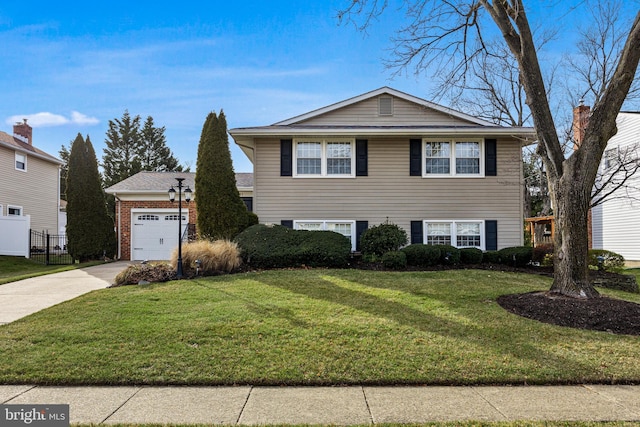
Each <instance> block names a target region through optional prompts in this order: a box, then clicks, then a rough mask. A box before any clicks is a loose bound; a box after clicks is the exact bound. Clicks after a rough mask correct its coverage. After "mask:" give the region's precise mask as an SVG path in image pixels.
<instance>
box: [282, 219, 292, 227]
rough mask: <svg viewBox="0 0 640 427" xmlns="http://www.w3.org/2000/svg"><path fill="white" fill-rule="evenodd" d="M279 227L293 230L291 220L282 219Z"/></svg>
mask: <svg viewBox="0 0 640 427" xmlns="http://www.w3.org/2000/svg"><path fill="white" fill-rule="evenodd" d="M280 225H282V226H284V227H287V228H293V220H292V219H283V220H281V221H280Z"/></svg>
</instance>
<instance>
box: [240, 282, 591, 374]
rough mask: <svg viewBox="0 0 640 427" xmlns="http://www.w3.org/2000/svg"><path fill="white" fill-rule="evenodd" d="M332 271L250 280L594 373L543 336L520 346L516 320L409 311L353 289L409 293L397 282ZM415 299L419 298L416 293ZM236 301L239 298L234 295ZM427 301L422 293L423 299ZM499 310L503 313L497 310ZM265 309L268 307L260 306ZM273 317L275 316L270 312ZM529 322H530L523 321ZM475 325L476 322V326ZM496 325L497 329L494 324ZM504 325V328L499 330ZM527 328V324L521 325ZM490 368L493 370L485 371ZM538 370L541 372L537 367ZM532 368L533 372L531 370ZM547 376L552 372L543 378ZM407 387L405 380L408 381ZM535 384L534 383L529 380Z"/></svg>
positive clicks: (501, 352) (491, 313)
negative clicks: (332, 276)
mask: <svg viewBox="0 0 640 427" xmlns="http://www.w3.org/2000/svg"><path fill="white" fill-rule="evenodd" d="M327 274H328V273H327V272H326V271H319V272H318V274H317V276H316V277H315V278H314V280H313V281H309V280H307V281H305V282H304V283H302V284H301V283H283V282H282V281H281V280H278V278H277V277H273V278H270V277H269V276H265V275H261V274H257V275H255V276H252V279H253V280H256V281H259V282H260V283H262V284H264V285H267V286H270V287H275V288H280V289H283V290H286V291H288V292H293V293H296V294H300V295H303V296H305V297H308V298H313V299H316V300H320V301H326V302H329V303H331V304H336V305H342V306H347V307H350V308H352V309H355V310H359V311H362V312H366V313H369V314H370V315H372V316H375V317H381V318H385V319H388V320H391V321H394V322H396V323H398V324H400V325H403V326H408V327H410V328H415V329H417V330H419V331H421V332H425V333H432V334H437V335H439V336H442V337H444V338H454V339H459V340H461V341H465V342H469V343H471V344H472V345H475V346H483V347H485V348H486V347H487V346H489V347H490V349H488V350H486V351H487V354H489V353H494V359H500V358H501V357H504V356H505V355H510V356H511V357H513V358H515V359H519V360H525V361H527V363H529V364H531V365H533V366H536V367H537V366H539V365H544V366H548V367H551V368H552V369H556V370H557V371H559V372H562V371H563V369H562V367H566V366H571V367H572V370H573V371H574V372H575V371H583V372H589V369H593V367H590V366H588V365H586V364H583V363H580V362H578V361H577V360H575V359H572V358H569V357H565V356H561V355H558V354H555V353H552V352H549V351H546V350H543V349H542V348H540V347H539V346H536V345H535V342H537V341H542V340H543V339H544V338H542V337H541V338H540V340H537V339H536V338H535V337H532V336H528V337H527V340H526V341H525V342H522V341H521V340H520V341H521V342H517V341H518V339H517V338H514V339H510V338H509V337H512V336H513V333H512V332H513V323H512V322H495V321H494V322H487V323H486V324H483V325H479V324H478V321H477V320H473V319H471V321H470V322H467V323H466V324H463V322H462V321H455V320H452V319H446V318H444V317H443V316H438V315H435V314H432V313H429V311H428V310H425V311H421V310H417V309H415V308H413V307H410V306H408V305H406V304H403V303H399V302H396V301H392V300H390V299H385V298H382V297H379V296H376V295H372V294H369V293H367V292H365V291H363V290H356V289H353V288H357V287H359V288H363V289H366V288H378V289H388V290H392V291H403V292H410V291H407V289H402V288H401V287H399V286H396V285H395V284H390V285H381V284H377V285H376V286H371V285H370V284H362V283H359V282H355V281H353V280H351V279H345V278H343V277H338V276H336V281H331V280H329V279H328V278H325V277H322V276H326V275H327ZM339 281H340V282H346V283H345V284H346V285H347V286H349V287H353V288H352V289H348V288H346V287H345V286H341V285H339V284H338V283H336V282H339ZM414 295H416V294H414ZM234 297H237V296H235V295H234ZM422 297H423V298H424V295H422ZM428 298H431V299H437V297H433V296H429V297H428ZM438 301H439V302H442V303H443V305H446V306H447V309H448V310H452V311H453V310H455V311H456V315H458V316H460V317H462V318H467V319H469V318H468V316H467V315H465V314H464V313H463V312H460V311H459V310H457V309H454V308H452V307H450V303H449V301H443V300H438ZM486 306H487V310H486V317H487V318H491V317H495V316H497V315H500V314H497V313H496V312H495V310H492V309H491V307H494V308H496V307H497V304H496V303H495V301H487V305H486ZM497 308H498V309H499V310H500V311H501V312H502V309H501V308H500V307H497ZM260 309H261V310H263V309H264V308H262V307H261V308H260ZM503 313H504V315H507V316H512V315H511V314H508V313H507V312H503ZM269 314H270V315H273V313H269ZM291 315H292V313H290V312H287V313H286V318H288V319H290V318H291ZM481 317H482V316H477V318H478V319H479V318H481ZM525 322H526V320H525ZM474 323H475V324H474ZM491 323H493V325H492V324H491ZM497 325H501V326H497ZM523 327H525V326H523ZM561 339H562V340H563V341H564V340H566V336H565V337H562V338H561ZM487 369H490V367H487ZM534 369H538V368H534ZM532 370H533V369H532ZM545 375H548V374H545ZM487 377H491V374H489V375H487ZM556 378H557V377H554V378H552V379H547V380H542V383H545V384H549V383H556V384H558V383H571V382H573V381H574V380H573V379H572V378H568V379H565V380H563V379H556ZM526 382H527V381H526V379H522V380H519V381H517V383H519V384H522V383H526ZM404 383H406V381H405V382H404ZM416 383H421V382H420V381H416ZM447 383H450V381H449V382H443V384H447ZM528 383H531V382H528Z"/></svg>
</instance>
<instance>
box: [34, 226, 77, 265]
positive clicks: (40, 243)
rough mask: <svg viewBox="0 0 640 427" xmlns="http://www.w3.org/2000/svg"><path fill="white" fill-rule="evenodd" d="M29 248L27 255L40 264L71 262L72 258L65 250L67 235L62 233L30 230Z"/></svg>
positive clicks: (64, 263)
mask: <svg viewBox="0 0 640 427" xmlns="http://www.w3.org/2000/svg"><path fill="white" fill-rule="evenodd" d="M29 248H30V250H29V253H30V255H29V257H30V258H31V259H32V260H33V261H35V262H38V263H40V264H45V265H66V264H73V259H72V258H71V255H69V252H67V236H65V235H64V234H49V233H45V232H41V231H35V230H31V234H30V237H29Z"/></svg>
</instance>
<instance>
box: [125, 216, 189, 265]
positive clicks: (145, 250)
mask: <svg viewBox="0 0 640 427" xmlns="http://www.w3.org/2000/svg"><path fill="white" fill-rule="evenodd" d="M132 217H133V218H132V224H133V226H132V230H131V244H132V246H131V259H132V260H168V259H169V258H170V257H171V252H172V251H173V250H174V249H175V248H176V247H177V246H178V230H177V228H178V214H177V211H176V213H172V212H148V213H135V214H133V215H132ZM182 221H183V222H182V233H183V235H184V232H185V230H186V229H187V216H186V215H185V214H183V215H182Z"/></svg>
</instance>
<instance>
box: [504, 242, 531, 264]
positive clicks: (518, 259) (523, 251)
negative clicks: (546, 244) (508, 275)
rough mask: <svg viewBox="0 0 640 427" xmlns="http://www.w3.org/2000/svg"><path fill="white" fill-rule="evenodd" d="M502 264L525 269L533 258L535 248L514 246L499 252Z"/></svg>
mask: <svg viewBox="0 0 640 427" xmlns="http://www.w3.org/2000/svg"><path fill="white" fill-rule="evenodd" d="M498 257H499V262H500V264H504V265H510V266H512V267H525V266H527V265H528V264H529V263H530V262H531V259H532V257H533V248H532V247H530V246H513V247H510V248H503V249H500V250H499V251H498Z"/></svg>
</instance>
